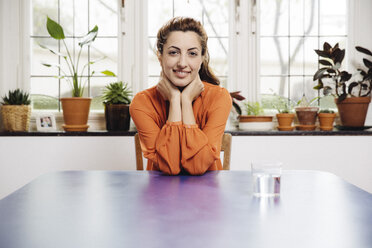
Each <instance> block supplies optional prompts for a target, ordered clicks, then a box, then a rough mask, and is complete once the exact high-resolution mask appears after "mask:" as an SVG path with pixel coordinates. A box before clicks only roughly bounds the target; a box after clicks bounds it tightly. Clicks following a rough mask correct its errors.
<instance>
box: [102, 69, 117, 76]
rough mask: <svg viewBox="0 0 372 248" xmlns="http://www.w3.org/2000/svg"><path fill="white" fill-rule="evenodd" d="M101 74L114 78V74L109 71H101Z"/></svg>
mask: <svg viewBox="0 0 372 248" xmlns="http://www.w3.org/2000/svg"><path fill="white" fill-rule="evenodd" d="M101 73H102V74H105V75H106V76H110V77H116V75H115V73H113V72H112V71H109V70H105V71H101Z"/></svg>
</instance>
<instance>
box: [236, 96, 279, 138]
mask: <svg viewBox="0 0 372 248" xmlns="http://www.w3.org/2000/svg"><path fill="white" fill-rule="evenodd" d="M243 109H244V112H245V113H246V115H240V116H239V129H241V130H255V131H267V130H272V129H273V124H272V121H273V117H272V116H266V115H264V111H263V108H262V106H261V104H260V103H259V102H244V108H243Z"/></svg>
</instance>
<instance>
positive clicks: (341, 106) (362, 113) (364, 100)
mask: <svg viewBox="0 0 372 248" xmlns="http://www.w3.org/2000/svg"><path fill="white" fill-rule="evenodd" d="M335 102H336V105H337V108H338V113H339V115H340V119H341V124H342V126H346V127H363V126H364V122H365V120H366V115H367V111H368V106H369V103H370V102H371V97H350V98H346V99H345V100H343V101H342V102H340V103H338V99H337V98H336V99H335Z"/></svg>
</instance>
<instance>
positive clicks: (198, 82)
mask: <svg viewBox="0 0 372 248" xmlns="http://www.w3.org/2000/svg"><path fill="white" fill-rule="evenodd" d="M157 37H158V40H157V48H158V51H157V55H158V59H159V62H160V65H161V69H162V71H161V79H160V81H159V83H158V84H157V85H156V86H155V87H152V88H150V89H148V90H145V91H142V92H140V93H138V94H137V95H136V96H135V98H134V99H133V101H132V105H131V107H130V112H131V116H132V118H133V121H134V123H135V124H136V127H137V130H138V133H139V137H140V140H141V147H142V150H143V153H144V156H145V157H146V158H147V159H148V164H147V169H148V170H160V171H163V172H165V173H167V174H170V175H177V174H180V173H189V174H192V175H200V174H203V173H205V172H206V171H207V170H221V169H222V164H221V160H220V157H219V152H220V149H221V138H222V135H223V132H224V129H225V125H226V121H227V118H228V115H229V112H230V109H231V105H232V101H231V98H230V95H229V93H228V91H227V90H226V89H224V88H221V87H220V86H219V85H218V84H219V80H218V79H217V77H216V76H214V74H213V72H212V71H211V69H210V68H209V55H208V48H207V40H208V37H207V35H206V33H205V30H204V28H203V26H202V25H201V24H200V22H198V21H196V20H194V19H192V18H173V19H172V20H170V21H169V22H168V23H166V24H165V25H164V26H163V27H162V28H161V29H160V30H159V32H158V35H157Z"/></svg>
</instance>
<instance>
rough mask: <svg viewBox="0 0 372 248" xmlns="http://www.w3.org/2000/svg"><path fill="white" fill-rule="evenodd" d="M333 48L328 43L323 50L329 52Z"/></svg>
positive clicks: (325, 43)
mask: <svg viewBox="0 0 372 248" xmlns="http://www.w3.org/2000/svg"><path fill="white" fill-rule="evenodd" d="M331 48H332V46H331V45H330V44H329V43H328V42H324V44H323V50H324V51H329V50H331Z"/></svg>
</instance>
